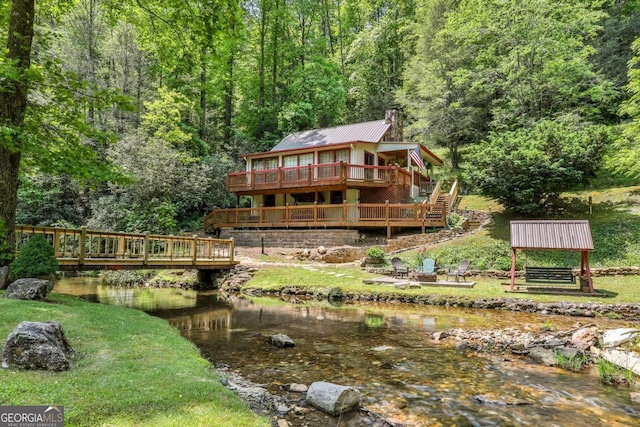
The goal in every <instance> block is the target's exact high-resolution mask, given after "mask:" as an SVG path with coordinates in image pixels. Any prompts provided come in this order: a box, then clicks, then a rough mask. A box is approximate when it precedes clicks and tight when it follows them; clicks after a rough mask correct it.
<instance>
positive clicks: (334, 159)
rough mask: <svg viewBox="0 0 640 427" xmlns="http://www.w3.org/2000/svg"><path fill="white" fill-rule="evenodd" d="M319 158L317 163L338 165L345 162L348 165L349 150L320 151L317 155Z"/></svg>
mask: <svg viewBox="0 0 640 427" xmlns="http://www.w3.org/2000/svg"><path fill="white" fill-rule="evenodd" d="M318 154H319V156H320V161H319V163H321V164H325V163H340V162H345V163H349V149H348V148H345V149H343V150H331V151H321V152H320V153H318Z"/></svg>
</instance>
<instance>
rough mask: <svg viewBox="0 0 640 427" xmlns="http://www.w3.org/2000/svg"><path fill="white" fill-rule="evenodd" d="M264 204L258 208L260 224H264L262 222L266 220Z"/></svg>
mask: <svg viewBox="0 0 640 427" xmlns="http://www.w3.org/2000/svg"><path fill="white" fill-rule="evenodd" d="M262 206H263V205H262V204H261V205H260V206H258V223H259V224H262V221H263V220H264V210H263V209H262Z"/></svg>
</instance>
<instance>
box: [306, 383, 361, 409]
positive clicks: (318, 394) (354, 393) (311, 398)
mask: <svg viewBox="0 0 640 427" xmlns="http://www.w3.org/2000/svg"><path fill="white" fill-rule="evenodd" d="M361 400H362V396H361V394H360V391H358V390H357V389H356V388H354V387H347V386H343V385H338V384H333V383H328V382H324V381H318V382H315V383H313V384H311V386H310V387H309V390H308V391H307V403H309V404H310V405H313V406H315V407H316V408H318V409H320V410H322V411H324V412H327V413H328V414H331V415H334V416H335V415H340V414H343V413H345V412H349V411H351V410H353V409H355V408H357V407H358V406H360V401H361Z"/></svg>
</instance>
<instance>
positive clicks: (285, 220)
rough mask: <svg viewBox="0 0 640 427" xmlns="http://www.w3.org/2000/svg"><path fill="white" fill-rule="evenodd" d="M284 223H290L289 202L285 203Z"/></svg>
mask: <svg viewBox="0 0 640 427" xmlns="http://www.w3.org/2000/svg"><path fill="white" fill-rule="evenodd" d="M286 197H287V195H286V194H285V198H286ZM284 223H285V224H287V225H289V203H285V205H284Z"/></svg>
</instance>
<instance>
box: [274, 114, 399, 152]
mask: <svg viewBox="0 0 640 427" xmlns="http://www.w3.org/2000/svg"><path fill="white" fill-rule="evenodd" d="M390 126H391V124H389V123H385V121H384V120H375V121H372V122H364V123H354V124H351V125H344V126H336V127H332V128H325V129H313V130H306V131H302V132H295V133H291V134H289V135H287V136H286V137H285V138H284V139H283V140H282V141H280V142H279V143H278V145H276V146H275V147H273V148H272V149H271V151H272V152H273V151H288V150H299V149H304V148H318V147H324V146H327V145H336V144H345V143H350V142H373V143H375V142H379V141H380V140H381V139H382V137H383V136H384V134H385V133H386V132H387V130H388V129H389V127H390Z"/></svg>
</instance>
